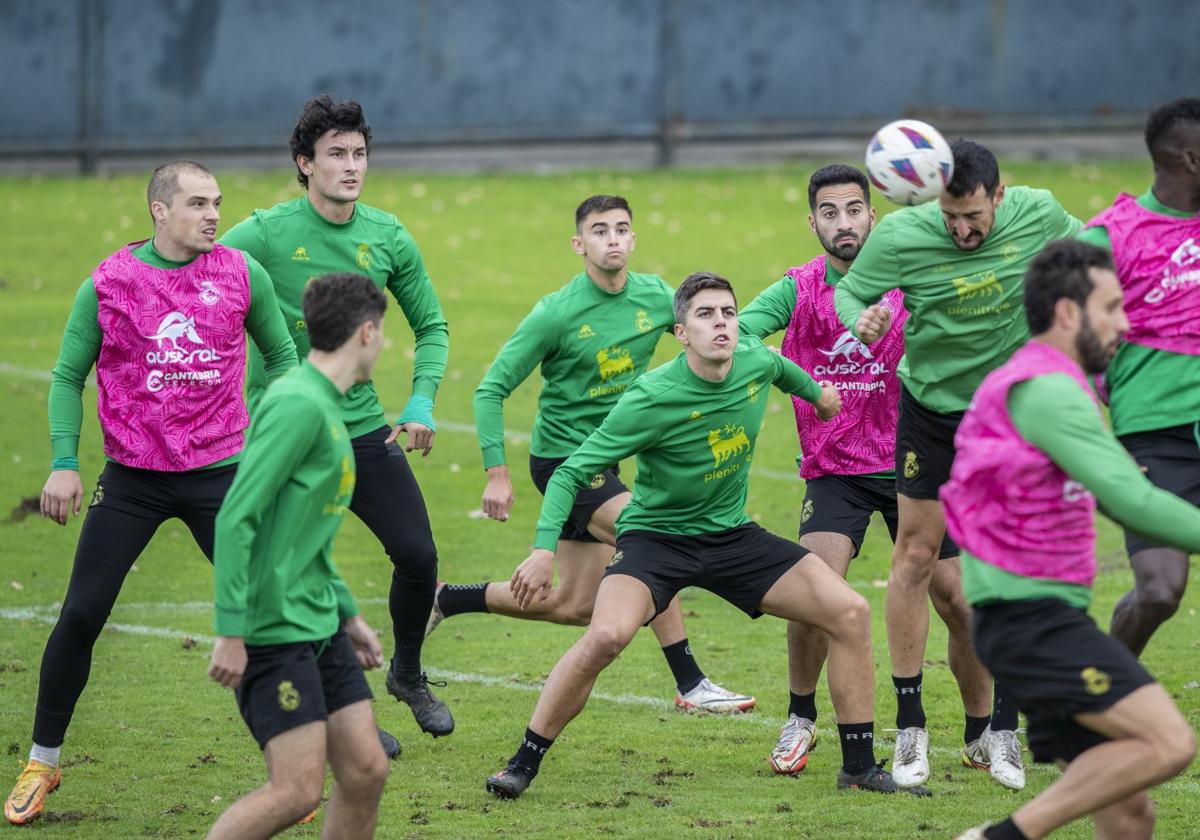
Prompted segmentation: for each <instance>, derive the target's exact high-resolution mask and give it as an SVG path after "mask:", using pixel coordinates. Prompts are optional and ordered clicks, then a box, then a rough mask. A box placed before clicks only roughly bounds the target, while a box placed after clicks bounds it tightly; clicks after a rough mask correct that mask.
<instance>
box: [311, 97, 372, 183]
mask: <svg viewBox="0 0 1200 840" xmlns="http://www.w3.org/2000/svg"><path fill="white" fill-rule="evenodd" d="M331 130H332V131H336V132H337V133H339V134H342V133H346V134H353V133H356V132H357V133H358V134H361V135H362V136H363V140H364V141H366V144H367V153H368V154H370V152H371V128H370V126H368V125H367V118H366V117H364V116H363V111H362V106H361V105H359V104H358V103H357V102H355V101H354V100H353V99H348V100H346V101H345V102H334V101H333V97H332V96H330V95H329V94H327V93H326V94H323V95H321V96H318V97H317V98H316V99H310V100H308V102H306V103H304V109H303V110H302V111H301V112H300V119H299V120H297V121H296V127H295V128H293V129H292V143H291V147H292V160H293V161H296V160H297V158H299V157H301V156H303V157H306V158H308V159H309V160H312V159H313V157H314V156H315V155H316V153H317V152H316V146H317V140H319V139H320V138H321V137H322V136H323V135H324V134H325V132H327V131H331ZM296 180H297V181H299V182H300V186H302V187H304V189H308V176H307V175H305V174H304V173H303V172H301V171H300V164H299V163H296Z"/></svg>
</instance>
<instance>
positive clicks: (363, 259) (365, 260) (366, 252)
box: [354, 242, 371, 270]
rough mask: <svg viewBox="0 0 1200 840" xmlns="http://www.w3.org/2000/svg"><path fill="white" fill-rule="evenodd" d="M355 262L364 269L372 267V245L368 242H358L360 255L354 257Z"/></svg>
mask: <svg viewBox="0 0 1200 840" xmlns="http://www.w3.org/2000/svg"><path fill="white" fill-rule="evenodd" d="M354 263H355V265H357V266H358V267H359V268H361V269H364V270H366V269H369V268H370V267H371V246H370V245H368V244H367V243H366V242H359V243H358V256H357V257H355V258H354Z"/></svg>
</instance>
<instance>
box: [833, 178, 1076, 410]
mask: <svg viewBox="0 0 1200 840" xmlns="http://www.w3.org/2000/svg"><path fill="white" fill-rule="evenodd" d="M1080 225H1081V223H1080V221H1079V220H1078V219H1076V218H1075V217H1073V216H1071V215H1070V214H1069V213H1067V211H1066V210H1064V209H1063V208H1062V206H1061V205H1060V204H1059V203H1058V201H1056V200H1055V198H1054V196H1053V195H1051V194H1050V193H1049V192H1047V191H1046V190H1035V189H1031V188H1029V187H1010V188H1009V189H1008V190H1006V191H1005V193H1004V200H1003V201H1001V202H1000V206H999V207H998V208H997V209H996V222H995V225H994V226H993V227H992V230H991V232H990V233H989V234H988V237H987V239H985V240H984V241H983V244H982V245H980V246H979V247H978V248H976V249H975V250H974V251H963V250H960V249H959V248H958V246H957V245H955V244H954V240H953V239H951V238H950V234H949V233H948V232H947V230H946V224H945V221H944V220H943V219H942V213H941V208H940V207H939V206H938V203H937V202H936V201H930V202H928V203H926V204H922V205H920V206H918V207H910V208H906V209H903V210H897V211H895V212H893V213H889V214H888V215H886V216H884V217H883V219H882V220H881V221H880V222H879V224H878V225H876V226H875V230H873V231H872V232H871V235H870V236H869V237H868V238H867V241H866V242H865V243H864V244H863V249H862V251H860V252H859V254H858V257H856V258H855V260H854V264H853V265H852V266H851V267H850V271H849V273H848V274H847V275H846V277H845V278H844V279H843V280H842V281H841V282H840V283H838V286H837V293H836V295H835V297H834V300H835V303H836V305H837V313H838V317H839V318H840V319H841V321H842V323H843V324H845V325H846V327H847V328H848V329H850V330H851V331H854V329H855V326H856V324H857V322H858V316H859V315H860V314H861V313H862V311H863V310H864V309H866V308H867V307H868V306H870V305H871V304H873V303H876V302H878V301H879V299H880V298H881V297H882V296H883V294H884V293H885V292H887V291H888V290H889V289H894V288H899V289H901V290H902V291H903V292H904V306H905V308H906V309H907V310H908V312H909V318H908V322H907V324H906V325H905V327H904V348H905V354H906V355H905V358H904V360H903V361H902V362H901V363H900V365H899V368H898V370H897V373H898V374H899V376H900V379H901V380H902V381H903V382H904V385H905V387H906V388H908V390H909V391H910V392H911V393H912V395H913V397H914V398H916V400H917V401H918V402H920V403H921V404H922V405H924V406H925V407H926V408H929V409H930V410H932V411H937V412H941V413H943V414H947V413H950V412H953V411H962V410H964V409H966V407H967V405H968V404H969V403H970V401H971V396H972V395H973V394H974V393H975V389H976V388H977V387H979V383H980V382H982V381H983V378H984V377H985V376H987V374H989V373H991V372H992V371H993V370H995V369H996V368H998V367H1000V365H1002V364H1004V362H1006V361H1008V358H1009V356H1011V355H1012V354H1013V353H1014V352H1015V351H1016V349H1017V348H1018V347H1020V346H1021V345H1022V344H1024V343H1025V342H1026V341H1028V340H1029V327H1028V325H1027V324H1026V322H1025V306H1024V286H1025V283H1024V281H1025V270H1026V269H1027V268H1028V267H1029V263H1030V262H1031V261H1032V260H1033V258H1034V257H1035V256H1037V254H1038V252H1040V251H1041V250H1042V246H1044V245H1045V244H1046V243H1047V242H1049V241H1051V240H1053V239H1062V238H1064V237H1067V236H1073V235H1074V234H1075V233H1076V232H1077V231H1078V230H1079V228H1080ZM855 335H857V333H855Z"/></svg>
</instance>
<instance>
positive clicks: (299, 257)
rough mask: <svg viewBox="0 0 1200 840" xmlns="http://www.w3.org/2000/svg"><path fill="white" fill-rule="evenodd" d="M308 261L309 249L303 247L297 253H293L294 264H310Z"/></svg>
mask: <svg viewBox="0 0 1200 840" xmlns="http://www.w3.org/2000/svg"><path fill="white" fill-rule="evenodd" d="M308 260H309V257H308V249H307V248H305V247H304V246H303V245H301V246H300V247H299V248H297V249H296V250H295V251H293V252H292V261H293V262H308Z"/></svg>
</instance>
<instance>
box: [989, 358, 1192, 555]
mask: <svg viewBox="0 0 1200 840" xmlns="http://www.w3.org/2000/svg"><path fill="white" fill-rule="evenodd" d="M1008 409H1009V415H1010V416H1011V417H1012V421H1013V425H1014V426H1016V428H1017V431H1018V432H1020V433H1021V436H1022V437H1024V438H1025V439H1026V440H1028V441H1029V442H1030V443H1032V444H1033V445H1034V446H1036V447H1037V448H1038V449H1041V450H1042V451H1043V452H1045V453H1046V454H1047V455H1048V456H1049V457H1050V459H1051V460H1052V461H1054V463H1056V464H1058V466H1059V467H1061V468H1062V470H1063V471H1064V472H1065V473H1067V475H1069V476H1071V478H1073V479H1075V480H1076V481H1078V482H1079V483H1080V484H1082V485H1083V486H1084V487H1085V488H1087V490H1088V491H1090V492H1091V493H1092V495H1093V496H1095V497H1096V503H1097V504H1098V505H1099V506H1100V508H1101V510H1102V511H1103V512H1104V513H1105V515H1107V516H1108V517H1110V518H1111V519H1113V520H1114V521H1115V522H1117V523H1118V524H1120V525H1123V526H1125V527H1126V528H1129V529H1130V530H1132V531H1135V532H1136V533H1138V534H1141V535H1143V536H1145V537H1148V538H1150V539H1152V540H1155V541H1156V542H1161V543H1163V544H1164V545H1171V546H1175V547H1177V548H1179V549H1182V550H1183V551H1187V552H1189V553H1193V554H1194V553H1197V552H1200V508H1197V507H1194V506H1192V505H1190V504H1188V503H1187V502H1185V501H1184V500H1183V499H1180V498H1179V497H1178V496H1176V495H1174V494H1173V493H1169V492H1167V491H1166V490H1162V489H1160V488H1158V487H1155V486H1154V485H1153V484H1151V483H1150V480H1149V479H1147V478H1146V476H1145V475H1144V474H1143V473H1142V471H1141V470H1140V469H1138V466H1137V464H1136V463H1135V462H1134V460H1133V458H1131V457H1130V455H1129V453H1128V452H1126V451H1125V449H1124V448H1123V447H1122V446H1121V445H1120V444H1119V443H1118V442H1117V440H1116V438H1114V437H1113V436H1112V432H1110V431H1109V430H1108V428H1107V427H1106V426H1105V425H1104V421H1103V420H1101V418H1100V412H1099V411H1098V410H1097V408H1096V406H1095V404H1094V403H1093V402H1092V400H1091V397H1089V396H1088V395H1087V394H1086V393H1085V392H1084V391H1083V390H1082V389H1080V387H1079V386H1078V385H1077V384H1076V383H1075V382H1074V380H1072V379H1071V378H1070V377H1069V376H1067V375H1066V374H1050V375H1047V376H1040V377H1037V378H1035V379H1031V380H1029V381H1027V382H1023V383H1019V384H1018V385H1014V386H1013V388H1012V389H1011V390H1010V391H1009V396H1008Z"/></svg>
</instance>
